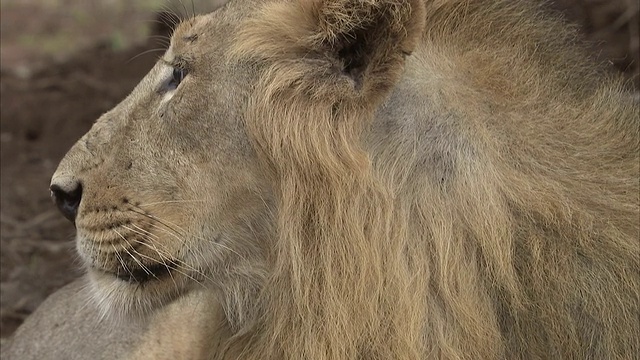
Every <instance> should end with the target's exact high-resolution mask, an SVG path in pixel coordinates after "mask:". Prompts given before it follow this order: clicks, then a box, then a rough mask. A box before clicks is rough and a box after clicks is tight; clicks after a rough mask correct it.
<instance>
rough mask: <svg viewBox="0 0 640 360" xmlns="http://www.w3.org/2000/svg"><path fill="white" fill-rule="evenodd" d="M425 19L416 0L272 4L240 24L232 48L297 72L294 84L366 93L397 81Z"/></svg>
mask: <svg viewBox="0 0 640 360" xmlns="http://www.w3.org/2000/svg"><path fill="white" fill-rule="evenodd" d="M424 20H425V16H424V4H423V3H422V1H420V0H304V1H284V2H276V3H270V4H267V5H265V6H264V7H262V8H261V9H260V10H259V11H257V13H256V14H254V16H252V17H251V19H250V20H249V22H248V23H246V24H245V25H244V26H243V29H242V30H241V31H240V33H239V38H238V39H239V41H237V42H236V44H237V45H239V46H238V47H237V48H236V52H235V53H236V54H242V55H243V56H244V57H247V56H248V57H252V58H259V59H260V60H261V62H262V61H265V60H266V61H267V62H270V63H271V64H272V65H275V67H277V68H279V70H281V71H278V72H279V73H280V76H283V75H284V76H292V77H296V79H293V78H292V79H290V80H292V81H291V82H290V84H291V83H296V84H298V90H303V91H304V90H305V89H304V88H306V90H310V91H312V92H313V93H316V92H317V91H321V89H323V88H324V89H329V88H332V90H331V91H332V92H334V93H335V92H336V91H337V92H338V94H339V95H338V96H340V97H342V98H344V97H345V96H348V95H349V93H350V94H351V95H354V96H363V95H365V96H366V94H367V93H370V92H371V91H375V92H378V93H380V92H384V91H380V90H383V89H384V88H388V87H390V86H392V85H393V83H395V81H396V79H397V78H398V75H399V74H400V72H401V70H402V64H403V61H404V58H405V56H406V55H408V54H410V53H411V52H412V51H413V49H414V47H415V46H416V43H417V42H418V40H419V39H420V36H421V34H422V31H423V29H424ZM271 70H275V69H274V68H271ZM280 79H281V80H283V78H282V77H281V78H280ZM323 85H326V86H323ZM300 87H302V89H301V88H300Z"/></svg>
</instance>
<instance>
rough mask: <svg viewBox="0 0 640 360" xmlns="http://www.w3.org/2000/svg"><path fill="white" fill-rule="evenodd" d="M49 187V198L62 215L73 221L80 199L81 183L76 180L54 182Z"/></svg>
mask: <svg viewBox="0 0 640 360" xmlns="http://www.w3.org/2000/svg"><path fill="white" fill-rule="evenodd" d="M49 188H50V189H51V198H52V199H53V201H54V202H55V203H56V205H57V206H58V209H60V212H62V215H64V217H66V218H67V219H69V220H70V221H71V222H73V223H75V220H76V215H78V207H79V206H80V200H81V199H82V185H81V184H80V183H79V182H76V181H66V182H54V183H52V184H51V186H50V187H49Z"/></svg>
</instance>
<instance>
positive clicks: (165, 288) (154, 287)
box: [88, 269, 188, 321]
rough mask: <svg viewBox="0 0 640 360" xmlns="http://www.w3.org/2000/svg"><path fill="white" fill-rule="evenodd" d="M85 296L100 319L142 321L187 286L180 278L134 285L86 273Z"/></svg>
mask: <svg viewBox="0 0 640 360" xmlns="http://www.w3.org/2000/svg"><path fill="white" fill-rule="evenodd" d="M88 276H89V290H90V291H89V294H90V297H91V301H94V302H95V303H96V304H97V305H98V308H99V309H100V312H101V317H102V318H111V319H113V320H116V321H119V320H127V321H128V320H130V319H131V318H144V317H146V316H147V315H148V314H150V313H151V312H153V311H154V310H156V309H157V308H159V307H162V306H164V305H166V304H168V303H170V302H171V301H173V300H175V299H176V298H178V297H179V296H180V295H182V294H184V293H186V292H187V287H188V284H187V282H186V281H185V280H184V279H183V278H182V277H177V276H176V275H173V277H169V278H165V279H160V280H151V281H149V282H146V283H143V284H138V283H133V282H127V281H124V280H121V279H118V278H116V277H115V276H113V275H109V274H105V273H103V272H100V271H98V270H93V269H89V271H88Z"/></svg>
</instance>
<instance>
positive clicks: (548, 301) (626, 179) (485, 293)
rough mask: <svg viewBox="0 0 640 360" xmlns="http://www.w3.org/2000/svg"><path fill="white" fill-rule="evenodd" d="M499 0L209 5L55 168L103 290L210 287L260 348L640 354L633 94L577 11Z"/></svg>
mask: <svg viewBox="0 0 640 360" xmlns="http://www.w3.org/2000/svg"><path fill="white" fill-rule="evenodd" d="M490 2H491V3H492V4H493V5H491V6H488V5H487V6H477V5H476V4H475V3H474V2H466V1H427V2H424V1H418V0H412V1H398V0H393V1H391V0H389V1H385V0H380V1H373V0H367V1H359V0H331V1H329V0H327V1H320V0H318V1H299V2H296V1H274V2H264V3H261V2H255V3H254V2H251V1H237V2H232V3H230V4H228V5H227V6H225V7H223V8H221V9H219V10H218V11H216V12H214V13H211V14H209V15H206V16H197V17H194V18H191V19H188V20H185V21H184V22H183V23H182V24H180V25H179V27H178V28H177V29H176V31H175V33H174V34H173V36H172V40H171V45H170V47H169V49H168V50H167V52H166V53H165V54H164V55H163V56H162V58H161V59H160V60H159V61H158V63H157V64H156V65H155V67H154V68H153V69H152V70H151V72H150V73H149V74H148V75H147V76H146V77H145V78H144V79H143V80H142V82H141V83H140V84H139V85H138V86H137V87H136V89H135V90H134V91H133V92H132V94H131V95H130V96H129V97H128V98H126V99H125V100H124V101H123V102H122V103H120V104H119V105H118V106H116V107H115V108H114V109H113V110H111V111H110V112H108V113H106V114H104V115H103V116H102V117H100V119H98V121H97V122H96V124H95V125H94V126H93V128H92V129H91V130H90V131H89V132H88V133H87V134H86V135H85V136H84V137H83V138H82V139H81V140H80V141H78V143H77V144H76V145H75V146H74V147H73V148H72V149H71V150H70V151H69V153H68V154H67V155H66V157H65V158H64V159H63V160H62V162H61V164H60V166H59V168H58V170H57V171H56V173H55V175H54V176H53V180H52V185H51V189H52V192H53V195H54V198H55V199H56V202H57V203H58V205H59V207H60V208H61V210H62V211H63V213H64V214H65V215H66V216H67V217H69V218H70V219H71V220H73V221H74V222H75V225H76V228H77V249H78V252H79V253H80V256H81V258H82V259H83V261H84V263H85V264H86V268H87V270H88V273H89V277H90V279H91V286H92V292H93V295H94V297H95V299H97V300H98V301H99V302H101V303H102V304H103V305H104V309H105V311H106V312H115V313H121V314H123V315H131V314H140V313H146V312H148V311H151V310H153V309H155V308H157V307H159V306H163V305H165V304H167V303H168V302H170V301H171V300H173V299H175V298H176V297H179V296H181V295H182V294H185V293H187V292H189V291H190V290H191V289H193V288H194V287H202V286H204V287H206V288H208V289H211V291H213V292H215V293H216V294H217V296H218V297H219V299H220V303H221V304H222V307H223V309H224V312H225V316H224V319H223V320H222V322H221V324H224V325H221V326H223V327H226V328H227V329H228V334H231V335H229V338H228V339H226V340H222V341H221V344H222V345H221V347H222V348H223V349H226V350H220V354H225V353H227V354H236V355H237V354H239V352H241V353H242V354H243V358H282V357H289V358H292V359H294V358H295V359H298V358H308V359H325V358H327V359H328V358H344V359H347V358H348V359H353V358H366V359H373V358H378V359H391V358H422V357H424V356H427V355H429V354H431V355H433V356H436V357H447V358H486V359H489V358H502V357H507V358H512V357H514V356H515V355H517V354H525V355H527V356H525V357H535V356H542V357H544V356H546V355H549V354H552V355H553V354H555V355H559V356H568V357H572V356H574V355H575V356H578V355H579V356H582V355H585V356H586V355H589V354H591V355H594V354H595V355H596V357H597V355H598V354H601V352H603V351H612V352H614V353H617V354H621V355H624V354H628V351H630V349H631V350H632V348H631V347H632V343H633V341H632V340H633V336H635V335H637V333H638V326H637V325H633V323H632V322H633V321H632V320H630V317H629V316H626V315H625V314H630V313H631V312H633V313H635V314H636V315H637V311H638V305H637V288H636V289H635V290H634V286H636V285H637V284H638V279H636V278H634V276H635V275H637V273H638V269H637V268H629V267H630V266H631V265H632V264H634V261H637V259H638V256H637V253H636V251H637V244H636V243H635V241H636V240H637V239H636V238H635V236H637V235H638V221H637V219H638V218H637V215H638V212H637V210H638V209H637V190H638V188H637V176H638V163H637V160H638V154H637V150H638V131H637V128H634V124H635V125H637V123H635V122H634V120H633V108H632V106H631V104H630V103H628V102H625V101H624V100H623V96H622V95H620V91H621V90H620V88H619V86H618V85H617V82H616V81H614V80H609V79H607V80H604V81H603V80H602V78H603V77H604V75H603V74H602V73H601V72H599V70H597V69H599V68H598V67H597V66H594V65H591V64H590V63H589V62H588V61H586V60H583V59H582V57H583V53H582V52H581V50H580V49H578V48H576V47H575V44H571V43H572V42H573V40H572V39H573V37H572V34H571V32H568V31H566V30H564V28H563V27H562V26H561V25H559V24H558V23H557V22H556V21H555V20H546V19H544V18H542V17H541V16H540V15H539V12H538V10H537V9H535V8H534V7H532V6H530V5H522V4H517V3H515V2H509V1H490ZM634 194H635V195H634ZM636 264H637V263H636ZM558 294H561V296H558ZM609 294H611V295H609ZM612 308H617V309H620V310H619V311H618V310H612ZM616 326H617V327H618V329H621V330H619V331H618V333H617V334H613V333H612V332H611V331H612V329H614V327H616ZM634 334H635V335H634ZM614 335H615V336H614ZM225 351H227V352H225ZM229 356H231V355H229ZM221 357H222V355H221Z"/></svg>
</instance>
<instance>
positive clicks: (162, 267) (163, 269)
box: [97, 261, 175, 284]
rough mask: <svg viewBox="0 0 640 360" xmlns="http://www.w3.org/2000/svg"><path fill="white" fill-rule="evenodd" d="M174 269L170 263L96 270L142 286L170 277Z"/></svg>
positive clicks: (173, 265)
mask: <svg viewBox="0 0 640 360" xmlns="http://www.w3.org/2000/svg"><path fill="white" fill-rule="evenodd" d="M173 268H175V264H174V263H173V262H171V261H168V262H166V263H157V264H153V265H145V266H144V267H142V266H139V267H133V266H126V267H122V268H119V269H117V270H116V271H109V270H106V269H97V270H100V271H101V272H103V273H106V274H108V275H111V276H115V277H116V278H118V279H119V280H122V281H126V282H129V283H135V284H144V283H147V282H151V281H157V280H161V279H163V278H166V277H167V276H172V269H173Z"/></svg>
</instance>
